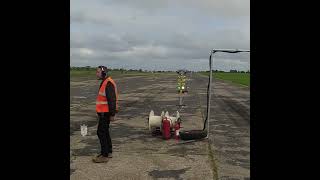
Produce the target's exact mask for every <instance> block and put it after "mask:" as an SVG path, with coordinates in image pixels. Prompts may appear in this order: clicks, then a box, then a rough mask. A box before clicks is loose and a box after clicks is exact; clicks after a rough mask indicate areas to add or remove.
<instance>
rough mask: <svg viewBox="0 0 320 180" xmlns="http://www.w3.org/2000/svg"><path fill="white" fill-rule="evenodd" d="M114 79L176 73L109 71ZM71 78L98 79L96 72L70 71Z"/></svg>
mask: <svg viewBox="0 0 320 180" xmlns="http://www.w3.org/2000/svg"><path fill="white" fill-rule="evenodd" d="M108 74H109V75H110V76H112V77H113V78H117V77H128V76H150V77H152V76H157V75H160V74H175V73H158V72H156V73H151V72H139V71H124V72H123V73H121V71H109V73H108ZM70 77H71V78H77V77H82V78H89V77H92V78H96V70H95V69H94V70H70Z"/></svg>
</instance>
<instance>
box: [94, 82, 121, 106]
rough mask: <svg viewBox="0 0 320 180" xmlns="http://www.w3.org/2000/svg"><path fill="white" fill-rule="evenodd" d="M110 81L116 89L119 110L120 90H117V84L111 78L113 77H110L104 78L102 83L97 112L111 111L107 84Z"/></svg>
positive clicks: (97, 101)
mask: <svg viewBox="0 0 320 180" xmlns="http://www.w3.org/2000/svg"><path fill="white" fill-rule="evenodd" d="M108 82H110V83H111V84H112V85H113V87H114V91H115V94H116V111H118V90H117V85H116V83H115V82H114V81H113V80H112V79H111V77H108V78H107V79H105V80H104V82H103V83H102V85H101V87H100V89H99V94H98V96H97V100H96V110H97V112H109V106H108V99H107V96H106V86H107V84H108Z"/></svg>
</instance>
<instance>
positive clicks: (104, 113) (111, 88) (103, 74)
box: [93, 66, 118, 163]
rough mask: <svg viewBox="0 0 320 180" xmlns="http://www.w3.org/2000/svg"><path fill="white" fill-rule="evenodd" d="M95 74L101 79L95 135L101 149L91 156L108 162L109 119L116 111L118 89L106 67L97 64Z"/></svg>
mask: <svg viewBox="0 0 320 180" xmlns="http://www.w3.org/2000/svg"><path fill="white" fill-rule="evenodd" d="M96 75H97V77H98V79H100V80H102V81H101V84H100V88H99V92H98V96H97V100H96V111H97V115H98V118H99V124H98V129H97V135H98V137H99V141H100V146H101V151H100V154H99V155H98V156H96V157H94V158H93V162H95V163H102V162H108V159H109V158H112V142H111V137H110V132H109V125H110V121H114V117H115V114H116V113H117V112H118V91H117V86H116V83H115V82H114V81H113V80H112V78H111V77H110V76H108V74H107V67H105V66H99V67H98V68H97V72H96Z"/></svg>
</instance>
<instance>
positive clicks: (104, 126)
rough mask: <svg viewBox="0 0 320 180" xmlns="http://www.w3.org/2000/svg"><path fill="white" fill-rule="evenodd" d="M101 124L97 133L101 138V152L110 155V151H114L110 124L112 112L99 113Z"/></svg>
mask: <svg viewBox="0 0 320 180" xmlns="http://www.w3.org/2000/svg"><path fill="white" fill-rule="evenodd" d="M98 117H99V124H98V130H97V135H98V137H99V140H100V146H101V154H102V155H103V156H108V153H112V143H111V137H110V132H109V125H110V114H109V113H98Z"/></svg>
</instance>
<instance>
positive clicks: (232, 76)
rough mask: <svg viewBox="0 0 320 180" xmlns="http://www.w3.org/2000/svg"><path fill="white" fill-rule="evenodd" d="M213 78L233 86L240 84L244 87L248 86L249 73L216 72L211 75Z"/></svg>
mask: <svg viewBox="0 0 320 180" xmlns="http://www.w3.org/2000/svg"><path fill="white" fill-rule="evenodd" d="M200 74H203V75H207V76H208V75H209V72H202V73H200ZM213 77H214V78H217V79H222V80H225V81H228V82H232V83H235V84H241V85H244V86H250V73H227V72H218V73H213Z"/></svg>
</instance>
